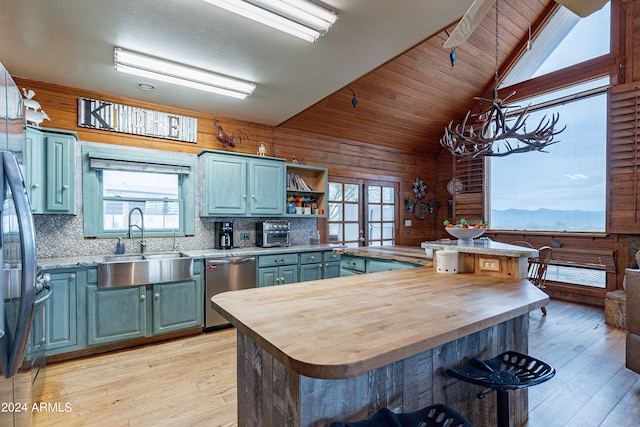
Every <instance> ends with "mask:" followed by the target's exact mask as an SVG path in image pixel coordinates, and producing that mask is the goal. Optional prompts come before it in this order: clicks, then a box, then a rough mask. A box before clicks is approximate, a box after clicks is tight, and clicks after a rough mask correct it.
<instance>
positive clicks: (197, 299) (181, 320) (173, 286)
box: [153, 280, 204, 335]
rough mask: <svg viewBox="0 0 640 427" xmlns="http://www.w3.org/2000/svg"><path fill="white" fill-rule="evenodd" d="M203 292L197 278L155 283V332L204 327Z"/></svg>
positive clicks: (161, 332)
mask: <svg viewBox="0 0 640 427" xmlns="http://www.w3.org/2000/svg"><path fill="white" fill-rule="evenodd" d="M203 303H204V299H203V293H202V288H201V286H199V284H198V281H197V280H186V281H184V282H175V283H161V284H156V285H153V333H154V335H155V334H163V333H167V332H173V331H179V330H182V329H189V328H199V327H202V318H203V314H204V308H203Z"/></svg>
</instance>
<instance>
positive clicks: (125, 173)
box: [82, 145, 196, 238]
mask: <svg viewBox="0 0 640 427" xmlns="http://www.w3.org/2000/svg"><path fill="white" fill-rule="evenodd" d="M82 168H83V191H82V198H83V209H84V235H85V237H104V238H114V237H124V236H126V235H127V231H128V218H127V217H128V213H129V212H130V211H131V209H133V208H140V209H141V210H142V212H144V217H145V221H146V224H145V232H146V235H147V236H152V237H169V236H174V235H178V236H185V235H192V234H194V232H195V215H193V214H192V213H193V212H195V179H196V178H195V159H194V158H193V156H190V155H188V154H184V153H173V152H164V151H158V150H146V149H140V148H136V149H133V148H122V147H119V148H113V147H99V146H93V145H85V146H83V149H82Z"/></svg>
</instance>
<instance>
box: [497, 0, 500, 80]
mask: <svg viewBox="0 0 640 427" xmlns="http://www.w3.org/2000/svg"><path fill="white" fill-rule="evenodd" d="M498 3H500V0H496V87H497V86H498V52H499V51H498Z"/></svg>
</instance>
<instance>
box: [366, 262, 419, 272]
mask: <svg viewBox="0 0 640 427" xmlns="http://www.w3.org/2000/svg"><path fill="white" fill-rule="evenodd" d="M367 262H368V267H367V273H377V272H379V271H391V270H404V269H405V268H413V267H417V265H416V264H412V263H410V262H402V261H379V260H374V259H370V260H368V261H367Z"/></svg>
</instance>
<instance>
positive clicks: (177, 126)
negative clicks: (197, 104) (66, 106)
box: [78, 98, 198, 143]
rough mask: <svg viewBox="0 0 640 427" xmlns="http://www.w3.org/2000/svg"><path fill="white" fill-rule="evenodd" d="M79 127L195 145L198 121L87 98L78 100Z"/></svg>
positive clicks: (192, 118)
mask: <svg viewBox="0 0 640 427" xmlns="http://www.w3.org/2000/svg"><path fill="white" fill-rule="evenodd" d="M78 126H80V127H85V128H91V129H100V130H107V131H111V132H120V133H128V134H131V135H142V136H151V137H154V138H164V139H172V140H175V141H184V142H193V143H196V142H198V119H196V118H194V117H186V116H180V115H178V114H171V113H163V112H161V111H155V110H147V109H145V108H138V107H131V106H128V105H122V104H115V103H113V102H105V101H98V100H95V99H88V98H78Z"/></svg>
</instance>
